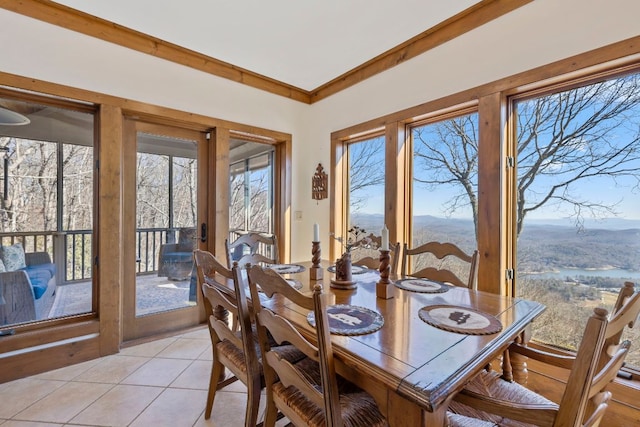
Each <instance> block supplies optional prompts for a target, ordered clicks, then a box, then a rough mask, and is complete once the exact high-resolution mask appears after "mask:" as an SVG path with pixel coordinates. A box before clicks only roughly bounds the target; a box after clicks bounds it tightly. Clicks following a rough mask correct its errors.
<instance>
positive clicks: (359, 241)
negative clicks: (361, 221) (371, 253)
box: [331, 225, 376, 252]
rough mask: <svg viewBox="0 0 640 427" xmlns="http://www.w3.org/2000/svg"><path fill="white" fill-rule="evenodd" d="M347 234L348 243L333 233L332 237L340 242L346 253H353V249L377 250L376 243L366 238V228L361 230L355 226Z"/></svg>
mask: <svg viewBox="0 0 640 427" xmlns="http://www.w3.org/2000/svg"><path fill="white" fill-rule="evenodd" d="M347 233H348V237H347V240H346V242H345V241H344V239H343V238H342V237H336V236H335V235H334V234H333V233H331V236H332V237H333V238H334V239H336V240H337V241H338V242H340V244H342V247H343V248H344V251H345V252H351V249H353V248H357V247H364V248H372V249H375V247H374V246H376V244H375V242H372V241H371V238H370V237H365V234H366V230H365V229H364V228H360V227H358V226H357V225H354V226H353V227H351V228H350V229H349V230H347Z"/></svg>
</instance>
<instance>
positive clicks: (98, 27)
mask: <svg viewBox="0 0 640 427" xmlns="http://www.w3.org/2000/svg"><path fill="white" fill-rule="evenodd" d="M0 7H1V8H3V9H7V10H10V11H12V12H16V13H19V14H21V15H25V16H28V17H31V18H34V19H38V20H40V21H44V22H48V23H49V24H53V25H57V26H60V27H63V28H66V29H68V30H72V31H76V32H78V33H82V34H85V35H87V36H91V37H95V38H98V39H101V40H104V41H107V42H110V43H114V44H117V45H120V46H124V47H127V48H129V49H133V50H136V51H138V52H142V53H146V54H149V55H152V56H155V57H157V58H162V59H166V60H167V61H171V62H175V63H177V64H181V65H185V66H187V67H191V68H194V69H196V70H200V71H204V72H206V73H209V74H213V75H215V76H218V77H222V78H225V79H228V80H232V81H235V82H238V83H242V84H245V85H247V86H251V87H254V88H256V89H261V90H264V91H267V92H270V93H273V94H276V95H280V96H284V97H286V98H290V99H293V100H295V101H300V102H304V103H307V104H308V103H309V102H310V99H309V92H307V91H305V90H302V89H299V88H297V87H295V86H291V85H288V84H286V83H283V82H280V81H277V80H275V79H271V78H269V77H266V76H263V75H260V74H258V73H254V72H253V71H249V70H246V69H244V68H241V67H237V66H235V65H233V64H229V63H227V62H224V61H221V60H219V59H216V58H212V57H210V56H207V55H203V54H201V53H198V52H195V51H193V50H190V49H187V48H185V47H182V46H178V45H175V44H173V43H169V42H166V41H164V40H161V39H159V38H156V37H152V36H149V35H147V34H144V33H141V32H139V31H135V30H132V29H130V28H127V27H124V26H122V25H118V24H115V23H113V22H110V21H107V20H105V19H101V18H98V17H96V16H93V15H90V14H88V13H84V12H80V11H78V10H76V9H72V8H70V7H67V6H64V5H61V4H58V3H54V2H52V1H47V0H19V1H16V0H0Z"/></svg>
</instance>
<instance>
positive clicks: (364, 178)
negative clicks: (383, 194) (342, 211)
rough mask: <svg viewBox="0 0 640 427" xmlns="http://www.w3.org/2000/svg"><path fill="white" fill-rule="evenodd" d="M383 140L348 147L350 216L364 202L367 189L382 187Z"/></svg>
mask: <svg viewBox="0 0 640 427" xmlns="http://www.w3.org/2000/svg"><path fill="white" fill-rule="evenodd" d="M384 144H385V142H384V138H383V137H378V138H374V139H370V140H366V141H362V142H356V143H352V144H350V145H349V196H350V199H349V208H350V212H351V214H354V213H356V212H357V211H358V210H360V209H361V208H362V207H363V206H364V204H365V201H366V198H367V192H366V191H365V190H366V189H367V188H370V187H376V186H384V183H385V165H384Z"/></svg>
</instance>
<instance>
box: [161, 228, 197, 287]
mask: <svg viewBox="0 0 640 427" xmlns="http://www.w3.org/2000/svg"><path fill="white" fill-rule="evenodd" d="M196 238H197V235H196V229H195V228H180V229H178V242H177V243H167V244H164V245H162V246H160V254H159V255H158V276H160V277H167V278H169V280H186V279H188V278H189V277H190V276H191V272H192V271H193V250H194V249H195V239H196Z"/></svg>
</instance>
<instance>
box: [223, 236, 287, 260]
mask: <svg viewBox="0 0 640 427" xmlns="http://www.w3.org/2000/svg"><path fill="white" fill-rule="evenodd" d="M260 245H266V246H269V247H270V248H271V255H272V256H271V257H270V258H269V257H267V256H265V255H263V254H258V250H259V249H260ZM244 248H246V249H244ZM225 249H226V252H227V262H228V265H229V268H231V266H232V265H233V262H234V261H237V262H238V264H239V265H240V266H244V265H245V264H257V263H258V262H267V263H270V264H278V263H279V262H280V257H279V255H278V252H279V250H278V238H277V237H276V235H275V234H266V233H259V232H255V231H250V232H248V233H246V234H242V235H240V237H238V238H237V239H236V240H234V241H233V242H229V239H225ZM236 251H240V254H241V255H240V256H237V257H234V255H236V254H235V252H236ZM245 252H246V253H245ZM252 255H254V256H255V255H260V257H258V258H251V256H252ZM235 258H237V259H235Z"/></svg>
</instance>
